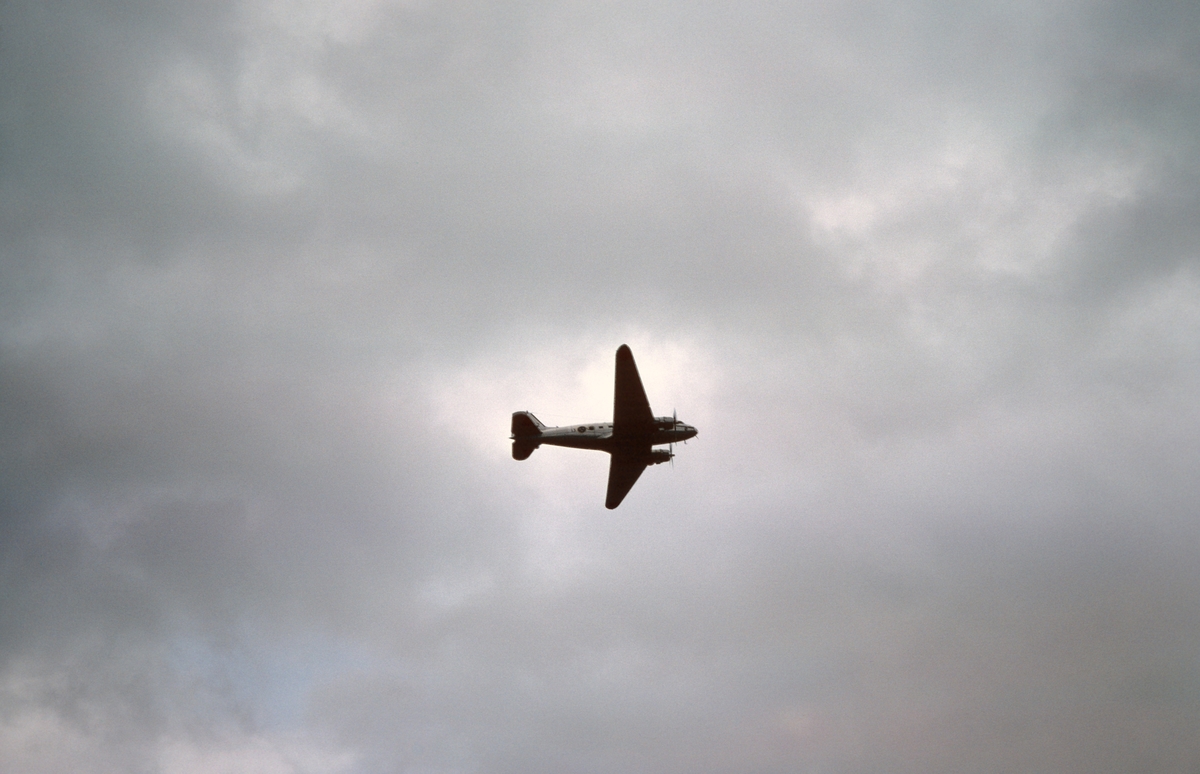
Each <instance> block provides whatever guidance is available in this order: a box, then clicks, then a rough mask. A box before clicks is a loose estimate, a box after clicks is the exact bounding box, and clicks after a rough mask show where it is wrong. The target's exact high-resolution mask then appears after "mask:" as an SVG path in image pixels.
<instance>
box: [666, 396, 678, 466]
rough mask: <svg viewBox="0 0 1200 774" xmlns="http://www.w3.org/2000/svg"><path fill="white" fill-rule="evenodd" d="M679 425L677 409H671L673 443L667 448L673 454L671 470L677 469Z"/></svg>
mask: <svg viewBox="0 0 1200 774" xmlns="http://www.w3.org/2000/svg"><path fill="white" fill-rule="evenodd" d="M678 425H679V417H677V416H676V415H675V409H673V408H672V409H671V443H670V444H669V445H668V446H667V448H668V449H669V450H670V452H671V470H674V469H675V428H676V427H677V426H678Z"/></svg>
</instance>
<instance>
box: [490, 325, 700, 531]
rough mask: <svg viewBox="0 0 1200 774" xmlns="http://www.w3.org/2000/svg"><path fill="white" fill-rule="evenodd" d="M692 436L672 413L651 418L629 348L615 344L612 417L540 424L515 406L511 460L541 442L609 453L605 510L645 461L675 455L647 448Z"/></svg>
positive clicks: (635, 477)
mask: <svg viewBox="0 0 1200 774" xmlns="http://www.w3.org/2000/svg"><path fill="white" fill-rule="evenodd" d="M695 436H696V428H694V427H692V426H691V425H685V424H684V423H683V422H680V421H679V420H678V419H676V418H675V417H674V416H670V417H656V416H654V415H653V414H652V413H651V412H650V401H648V400H647V399H646V390H645V388H644V387H642V377H641V376H639V375H638V370H637V363H635V362H633V352H631V351H630V350H629V347H627V346H626V345H624V344H622V345H621V346H620V348H619V349H617V374H616V384H615V386H614V388H613V420H612V422H590V423H588V424H586V425H570V426H564V427H546V426H545V425H543V424H542V423H541V422H539V421H538V418H537V417H535V416H534V415H533V414H530V413H529V412H528V411H517V412H514V413H513V415H512V442H513V445H512V456H513V459H514V460H524V459H529V455H531V454H533V450H534V449H536V448H537V447H539V446H541V445H542V444H549V445H550V446H568V447H571V448H574V449H595V450H597V451H602V452H608V453H609V454H611V455H612V460H611V461H610V462H609V466H608V496H607V497H606V498H605V500H604V507H605V508H608V509H609V510H611V509H613V508H616V507H617V506H618V505H620V504H621V501H622V500H624V499H625V495H626V494H628V493H629V490H630V489H632V488H633V485H634V484H636V483H637V480H638V477H639V476H641V475H642V471H643V470H645V469H646V466H648V465H657V464H659V463H661V462H666V461H668V460H670V459H671V458H672V457H674V456H675V452H674V449H673V448H672V449H670V450H664V449H654V448H652V447H654V446H655V445H661V444H664V443H667V444H672V446H673V445H674V444H675V443H676V442H677V441H686V440H687V439H689V438H694V437H695Z"/></svg>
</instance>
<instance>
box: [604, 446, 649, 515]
mask: <svg viewBox="0 0 1200 774" xmlns="http://www.w3.org/2000/svg"><path fill="white" fill-rule="evenodd" d="M645 469H646V463H644V462H642V461H641V460H639V459H637V458H634V457H629V456H626V455H624V454H614V455H613V456H612V461H611V462H610V463H609V464H608V496H607V497H606V498H605V499H604V507H605V508H608V509H609V510H610V511H611V510H612V509H613V508H616V507H617V506H618V505H620V504H621V501H622V500H624V499H625V495H627V494H629V490H630V489H633V485H634V484H636V483H637V480H638V476H640V475H642V471H643V470H645Z"/></svg>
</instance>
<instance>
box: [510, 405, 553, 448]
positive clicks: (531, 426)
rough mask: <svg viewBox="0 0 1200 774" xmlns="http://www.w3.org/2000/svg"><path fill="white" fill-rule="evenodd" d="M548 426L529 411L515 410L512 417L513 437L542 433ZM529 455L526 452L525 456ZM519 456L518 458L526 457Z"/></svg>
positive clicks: (526, 436) (525, 436)
mask: <svg viewBox="0 0 1200 774" xmlns="http://www.w3.org/2000/svg"><path fill="white" fill-rule="evenodd" d="M545 429H546V426H545V425H543V424H542V423H541V422H539V421H538V418H537V417H535V416H534V415H533V414H530V413H529V412H528V411H514V412H513V417H512V434H513V438H528V437H530V436H534V435H541V434H542V431H543V430H545ZM528 456H529V455H528V454H526V455H525V457H528ZM525 457H518V458H517V459H522V460H523V459H525Z"/></svg>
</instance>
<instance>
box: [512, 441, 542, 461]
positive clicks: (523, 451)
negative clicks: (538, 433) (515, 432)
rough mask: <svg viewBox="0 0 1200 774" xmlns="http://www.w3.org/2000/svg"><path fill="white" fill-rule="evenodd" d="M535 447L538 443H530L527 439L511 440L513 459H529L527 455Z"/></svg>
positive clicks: (531, 452)
mask: <svg viewBox="0 0 1200 774" xmlns="http://www.w3.org/2000/svg"><path fill="white" fill-rule="evenodd" d="M537 447H538V444H536V443H530V442H528V441H513V459H514V460H527V459H529V455H530V454H533V450H534V449H536V448H537Z"/></svg>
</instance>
